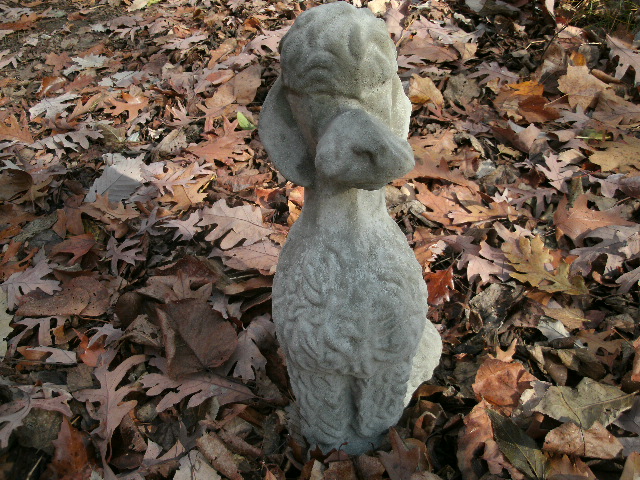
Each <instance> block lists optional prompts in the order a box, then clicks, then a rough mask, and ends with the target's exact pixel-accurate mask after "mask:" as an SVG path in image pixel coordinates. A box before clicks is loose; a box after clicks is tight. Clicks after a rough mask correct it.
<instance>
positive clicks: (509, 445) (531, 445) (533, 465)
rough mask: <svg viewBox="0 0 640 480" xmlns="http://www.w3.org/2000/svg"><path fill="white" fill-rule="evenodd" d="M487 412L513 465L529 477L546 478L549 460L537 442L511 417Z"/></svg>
mask: <svg viewBox="0 0 640 480" xmlns="http://www.w3.org/2000/svg"><path fill="white" fill-rule="evenodd" d="M487 414H488V415H489V418H490V419H491V423H492V425H493V430H494V435H495V439H496V443H497V444H498V446H499V447H500V451H501V452H502V453H503V454H504V456H505V457H507V458H508V459H509V461H510V462H511V463H512V464H513V466H514V467H516V468H517V469H518V470H520V471H521V472H522V473H524V474H525V475H526V476H527V477H528V478H536V479H544V478H546V477H547V471H548V469H549V465H548V460H547V458H546V457H545V455H544V454H543V453H542V451H541V450H539V449H538V446H537V445H536V442H535V441H534V440H533V439H532V438H531V437H529V436H528V435H526V434H525V433H524V432H523V431H522V430H520V429H519V428H518V427H517V425H516V424H515V423H513V421H512V420H510V419H509V418H507V417H503V416H502V415H500V414H499V413H498V412H495V411H493V410H487Z"/></svg>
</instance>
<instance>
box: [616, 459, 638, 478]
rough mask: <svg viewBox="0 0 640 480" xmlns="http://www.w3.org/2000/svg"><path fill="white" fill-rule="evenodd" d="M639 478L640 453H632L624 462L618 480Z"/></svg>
mask: <svg viewBox="0 0 640 480" xmlns="http://www.w3.org/2000/svg"><path fill="white" fill-rule="evenodd" d="M638 477H640V452H632V453H631V455H629V456H628V457H627V460H626V461H625V462H624V470H622V475H621V476H620V480H636V479H637V478H638Z"/></svg>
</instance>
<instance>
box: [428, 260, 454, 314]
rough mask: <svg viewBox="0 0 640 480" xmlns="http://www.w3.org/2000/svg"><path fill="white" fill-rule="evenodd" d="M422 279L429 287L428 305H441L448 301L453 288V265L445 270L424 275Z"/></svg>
mask: <svg viewBox="0 0 640 480" xmlns="http://www.w3.org/2000/svg"><path fill="white" fill-rule="evenodd" d="M424 279H425V280H426V282H427V286H428V287H429V304H430V305H442V304H443V303H444V302H447V301H448V300H449V295H450V294H451V292H452V291H454V288H453V265H452V266H450V267H449V268H447V269H446V270H439V271H437V272H429V273H425V275H424Z"/></svg>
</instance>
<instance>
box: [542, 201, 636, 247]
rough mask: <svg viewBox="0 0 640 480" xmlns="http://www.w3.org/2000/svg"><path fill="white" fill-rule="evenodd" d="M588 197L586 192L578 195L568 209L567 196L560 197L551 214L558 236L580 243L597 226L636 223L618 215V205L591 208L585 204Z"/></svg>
mask: <svg viewBox="0 0 640 480" xmlns="http://www.w3.org/2000/svg"><path fill="white" fill-rule="evenodd" d="M588 199H589V197H588V195H587V194H583V195H580V196H579V197H578V198H577V199H576V200H575V202H574V203H573V207H571V208H569V209H567V205H568V201H567V197H562V199H560V202H559V203H558V209H557V210H556V213H555V214H554V215H553V223H554V224H555V226H556V228H557V232H558V233H557V236H558V237H559V236H561V235H567V236H568V237H569V238H571V239H572V240H574V241H576V242H578V243H582V239H583V238H584V236H585V235H586V234H587V233H589V232H591V231H593V230H595V229H597V228H600V227H606V226H609V225H619V226H634V225H636V224H635V223H633V222H630V221H629V220H625V219H624V218H622V217H621V216H620V214H619V212H620V208H619V207H614V208H610V209H609V210H604V211H598V210H591V209H590V208H589V207H588V206H587V201H588Z"/></svg>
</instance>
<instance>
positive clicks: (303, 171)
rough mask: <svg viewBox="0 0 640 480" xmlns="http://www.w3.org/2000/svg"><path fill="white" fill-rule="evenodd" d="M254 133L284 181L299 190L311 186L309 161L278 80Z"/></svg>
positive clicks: (310, 158)
mask: <svg viewBox="0 0 640 480" xmlns="http://www.w3.org/2000/svg"><path fill="white" fill-rule="evenodd" d="M258 132H259V134H260V140H261V141H262V144H263V145H264V148H265V149H266V150H267V153H268V154H269V157H270V158H271V161H272V162H273V163H274V165H275V166H276V168H277V169H278V170H279V171H280V173H282V175H283V176H284V177H285V178H286V179H287V180H289V181H291V182H293V183H296V184H298V185H301V186H303V187H310V186H312V185H313V182H314V179H315V168H314V163H313V157H312V156H311V154H310V153H309V150H308V148H307V143H306V142H305V140H304V137H303V135H302V132H301V131H300V129H299V128H298V125H297V123H296V121H295V120H294V118H293V114H292V113H291V108H290V106H289V102H288V101H287V97H286V95H285V91H284V85H283V84H282V78H281V77H279V78H278V79H277V80H276V82H275V83H274V84H273V86H272V87H271V90H269V94H268V95H267V98H266V99H265V101H264V104H263V106H262V112H261V113H260V125H259V128H258Z"/></svg>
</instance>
